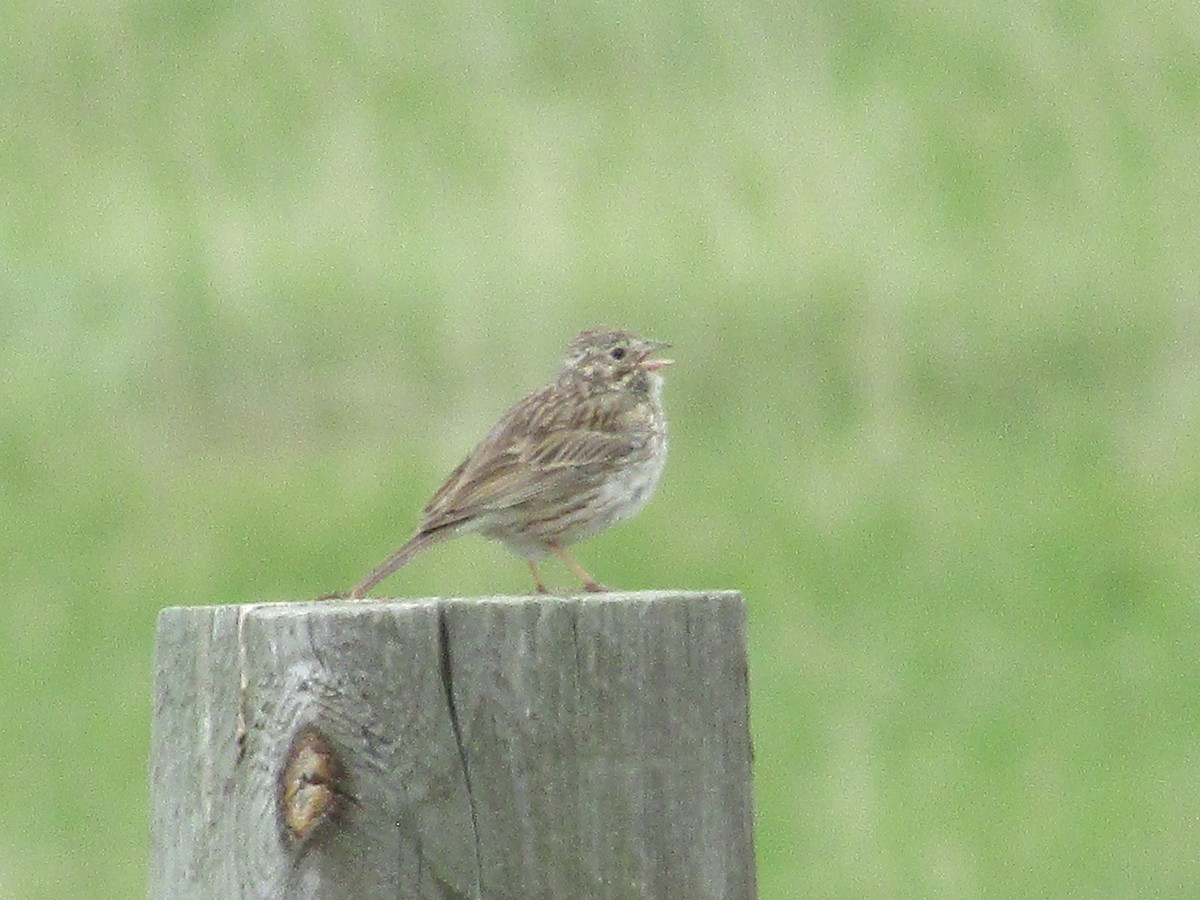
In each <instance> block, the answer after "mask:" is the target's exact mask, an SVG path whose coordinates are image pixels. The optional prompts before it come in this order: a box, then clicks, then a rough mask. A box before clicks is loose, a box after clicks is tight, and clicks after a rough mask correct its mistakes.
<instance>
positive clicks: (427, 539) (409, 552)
mask: <svg viewBox="0 0 1200 900" xmlns="http://www.w3.org/2000/svg"><path fill="white" fill-rule="evenodd" d="M452 534H453V532H449V533H447V532H446V531H444V530H438V531H421V532H418V533H417V534H414V535H413V536H412V537H410V538H409V539H408V540H407V541H405V542H404V544H402V545H401V546H399V547H397V548H396V549H395V550H394V551H392V554H391V555H390V556H389V557H388V558H387V559H385V560H384V561H383V562H381V563H380V564H379V565H377V566H376V567H375V568H374V569H372V570H371V571H370V572H368V573H367V574H366V575H364V576H363V577H362V579H361V580H360V581H359V582H358V584H356V585H355V586H354V587H352V588H351V589H350V593H349V595H348V596H349V598H350V599H351V600H358V599H360V598H361V597H363V595H365V594H366V593H367V591H369V590H370V589H371V588H373V587H375V585H377V584H379V582H381V581H383V579H385V578H387V577H388V576H389V575H391V574H392V573H393V572H395V571H396V570H397V569H398V568H400V567H401V566H402V565H404V564H405V563H406V562H408V561H409V560H410V559H412V558H413V557H414V556H416V555H417V554H418V553H420V552H421V551H422V550H425V549H426V548H428V547H431V546H433V545H434V544H436V543H438V542H439V541H442V540H444V539H445V538H448V537H451V536H452Z"/></svg>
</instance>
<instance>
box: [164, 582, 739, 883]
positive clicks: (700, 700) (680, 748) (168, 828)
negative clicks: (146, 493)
mask: <svg viewBox="0 0 1200 900" xmlns="http://www.w3.org/2000/svg"><path fill="white" fill-rule="evenodd" d="M154 693H155V695H154V720H153V726H152V734H151V756H150V807H151V841H150V843H151V857H150V891H149V894H150V897H151V898H152V900H158V898H187V897H206V898H207V897H221V898H236V897H266V898H276V897H278V898H284V897H287V898H298V897H314V898H316V897H320V898H342V897H345V898H351V897H353V898H370V897H400V898H410V897H411V898H418V897H419V898H443V900H446V898H487V900H492V898H496V900H508V898H511V900H526V898H542V897H545V898H593V897H595V898H653V900H664V898H681V900H690V898H749V897H753V896H754V862H753V851H752V847H751V801H750V738H749V730H748V721H747V717H748V708H747V685H746V657H745V609H744V603H743V601H742V598H741V596H740V595H739V594H736V593H729V592H722V593H666V592H661V593H639V594H603V595H595V596H587V597H572V598H554V597H513V598H505V597H499V598H486V599H470V600H467V599H462V600H458V599H455V600H413V601H383V602H379V601H362V602H346V603H288V604H257V605H246V606H239V607H179V608H173V609H167V610H164V611H163V612H162V614H161V615H160V617H159V623H158V635H157V646H156V652H155V687H154ZM306 729H307V730H306ZM301 732H304V734H305V737H304V739H303V740H302V741H301V743H302V745H303V746H302V748H301V749H300V750H298V751H296V752H297V753H298V754H299V755H298V760H297V761H296V762H294V764H293V766H292V768H291V769H289V770H288V772H289V773H290V775H289V777H290V778H291V780H290V781H289V782H288V784H289V785H291V787H290V788H289V793H288V796H289V798H292V799H293V800H296V803H295V805H294V806H292V807H289V808H290V809H291V810H292V813H290V814H289V816H287V817H281V813H280V799H279V798H280V795H281V791H282V790H283V789H284V786H283V785H282V784H281V773H282V772H283V771H284V770H285V767H286V766H287V759H288V755H289V750H291V749H292V748H293V742H294V741H296V739H297V735H299V734H300V733H301ZM314 735H315V737H314ZM326 751H328V753H329V754H330V756H331V759H330V760H326V761H325V762H328V764H329V766H330V767H328V768H326V767H323V763H322V760H323V757H322V754H323V753H325V752H326ZM333 757H336V758H335V759H334V758H333ZM314 760H316V762H314ZM330 772H333V773H336V774H335V775H330V774H328V773H330ZM323 773H324V774H323ZM297 798H299V799H297ZM309 798H315V802H314V803H310V804H309V805H305V804H304V803H303V802H301V801H302V800H307V799H309ZM330 798H332V805H330V806H328V811H327V812H325V811H324V810H326V809H327V807H326V806H325V805H323V804H324V803H325V802H326V801H328V800H329V799H330ZM297 810H298V812H297ZM297 821H299V822H301V823H302V824H300V825H297V824H296V822H297ZM304 823H307V824H304ZM310 825H311V834H310V833H307V831H306V829H307V828H309V826H310ZM289 826H290V827H291V829H292V830H289Z"/></svg>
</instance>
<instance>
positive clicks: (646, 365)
mask: <svg viewBox="0 0 1200 900" xmlns="http://www.w3.org/2000/svg"><path fill="white" fill-rule="evenodd" d="M642 343H643V346H644V348H645V349H643V350H642V353H641V356H639V357H638V365H640V366H641V367H642V368H643V369H645V370H646V371H647V372H653V371H654V370H655V369H665V368H666V367H667V366H669V365H671V363H673V362H675V360H673V359H650V358H649V357H650V354H651V353H653V352H654V351H656V350H664V349H666V348H667V347H670V346H671V345H670V344H667V343H664V342H663V341H643V342H642Z"/></svg>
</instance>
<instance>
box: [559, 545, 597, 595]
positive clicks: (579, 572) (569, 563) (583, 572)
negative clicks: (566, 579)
mask: <svg viewBox="0 0 1200 900" xmlns="http://www.w3.org/2000/svg"><path fill="white" fill-rule="evenodd" d="M550 549H551V550H553V551H554V552H555V553H556V554H558V558H559V559H561V560H562V561H563V563H564V564H565V565H566V567H567V568H568V569H570V570H571V571H572V572H574V573H575V574H576V576H578V578H579V580H580V581H582V582H583V589H584V590H585V591H592V592H605V591H607V590H608V588H606V587H605V586H604V585H602V584H601V583H600V582H598V581H597V580H596V579H595V578H593V577H592V576H591V575H589V574H588V572H587V569H585V568H584V567H583V566H581V565H580V564H579V563H577V562H575V560H573V559H572V558H571V556H570V554H568V553H567V551H566V550H564V549H563V548H562V547H560V546H558V544H551V545H550Z"/></svg>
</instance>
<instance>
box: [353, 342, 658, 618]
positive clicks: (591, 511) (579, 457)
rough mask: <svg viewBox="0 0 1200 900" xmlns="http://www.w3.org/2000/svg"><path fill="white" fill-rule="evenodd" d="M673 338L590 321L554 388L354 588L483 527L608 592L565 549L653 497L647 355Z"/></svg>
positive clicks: (498, 435) (504, 421)
mask: <svg viewBox="0 0 1200 900" xmlns="http://www.w3.org/2000/svg"><path fill="white" fill-rule="evenodd" d="M665 346H666V345H665V344H663V343H661V342H658V341H647V340H643V339H641V338H639V337H638V336H637V335H635V334H633V333H632V332H630V331H614V330H610V329H589V330H586V331H582V332H580V333H579V334H578V335H577V336H576V337H575V339H574V340H573V341H571V343H570V344H569V345H568V346H567V352H566V357H565V359H564V360H563V364H562V367H561V368H560V369H559V371H558V374H557V375H556V376H555V378H554V380H553V381H552V382H550V384H548V385H546V386H545V387H543V388H541V389H540V390H537V391H534V392H533V393H532V394H530V395H528V396H527V397H525V398H524V399H522V400H520V401H518V402H517V403H516V404H515V405H514V406H513V407H512V408H510V409H509V410H508V411H507V412H506V413H505V414H504V415H503V416H502V417H501V418H500V421H499V422H497V423H496V426H495V427H494V428H493V429H492V430H491V432H490V433H489V434H488V435H487V437H485V438H484V439H483V440H482V441H481V442H480V443H479V444H478V445H477V446H476V447H475V449H474V450H472V451H471V453H470V454H469V455H468V456H467V458H466V459H464V460H463V461H462V462H461V463H460V464H459V465H458V467H457V468H455V470H454V471H453V472H451V473H450V476H449V477H448V478H447V479H446V481H445V482H444V483H443V484H442V486H441V487H440V488H438V490H437V491H436V492H435V493H434V495H433V497H432V498H430V500H429V502H428V503H427V504H426V505H425V509H424V513H423V515H422V518H421V522H420V524H419V525H418V526H417V529H416V531H415V532H414V533H413V536H412V537H411V538H409V540H408V541H407V542H406V543H405V544H404V545H403V546H401V547H400V548H399V549H397V550H396V551H395V552H394V553H392V554H391V555H390V556H389V557H388V558H387V559H385V560H384V561H383V562H382V563H380V564H379V565H378V566H377V567H376V568H375V569H374V570H372V571H371V572H370V573H368V574H367V575H366V576H364V577H363V579H362V580H361V581H359V583H358V584H356V585H355V586H354V587H353V588H352V589H351V591H350V592H349V596H350V597H362V596H363V595H364V594H365V593H366V592H367V591H369V590H370V589H371V588H372V587H374V586H375V585H376V584H378V583H379V582H380V581H382V580H383V579H384V578H386V577H387V576H388V575H390V574H391V573H392V572H394V571H395V570H396V569H398V568H400V566H402V565H404V564H405V563H406V562H408V561H409V560H410V559H412V558H413V557H414V556H415V555H416V554H418V553H420V552H421V551H422V550H424V549H426V548H427V547H430V546H432V545H433V544H436V543H438V542H440V541H443V540H446V539H447V538H451V537H457V536H458V535H460V534H469V533H471V532H479V533H480V534H482V535H484V536H485V537H488V538H492V539H494V540H498V541H501V542H503V543H504V544H505V545H506V546H507V547H508V548H509V549H510V550H512V551H513V552H514V553H516V554H517V555H518V556H521V557H523V558H524V559H525V560H527V561H528V563H529V567H530V570H531V571H532V572H533V577H534V582H535V584H536V586H537V589H538V590H539V591H545V585H544V584H543V583H542V580H541V577H540V575H539V574H538V571H537V567H536V565H535V563H536V560H539V559H541V558H543V557H545V556H548V555H550V554H551V553H556V554H558V555H559V556H561V557H562V558H563V561H564V562H565V563H566V564H567V565H568V566H569V567H570V568H571V570H572V571H573V572H575V574H577V575H578V576H579V577H580V578H581V579H582V580H583V585H584V587H585V588H586V589H588V590H604V588H603V586H601V585H600V584H598V583H597V582H596V581H595V579H593V578H592V577H591V576H590V575H588V573H587V572H586V571H584V570H583V569H582V568H581V567H580V566H579V565H578V564H577V563H575V562H574V560H572V559H571V557H569V556H568V555H567V554H566V552H565V551H564V550H563V548H564V547H565V546H567V545H569V544H572V543H574V542H575V541H578V540H581V539H583V538H586V537H589V536H591V535H593V534H595V533H596V532H598V531H601V530H603V529H604V528H607V527H608V526H609V525H612V524H614V523H616V522H619V521H621V520H623V519H627V518H629V517H630V516H632V515H633V514H634V513H636V512H637V511H638V510H639V509H641V508H642V506H643V505H644V504H645V502H646V501H647V500H648V499H649V498H650V495H651V494H652V493H653V491H654V488H655V485H657V483H658V479H659V476H660V475H661V474H662V469H663V464H664V463H665V461H666V453H667V426H666V418H665V416H664V413H663V407H662V401H661V399H660V391H661V388H662V377H661V376H660V375H659V374H658V372H657V370H658V369H660V368H662V367H663V366H666V365H669V363H670V360H660V359H651V358H650V354H651V353H653V352H654V351H655V350H658V349H660V348H662V347H665Z"/></svg>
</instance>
